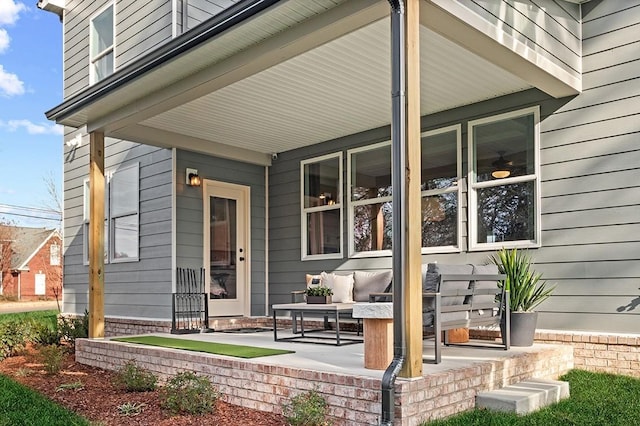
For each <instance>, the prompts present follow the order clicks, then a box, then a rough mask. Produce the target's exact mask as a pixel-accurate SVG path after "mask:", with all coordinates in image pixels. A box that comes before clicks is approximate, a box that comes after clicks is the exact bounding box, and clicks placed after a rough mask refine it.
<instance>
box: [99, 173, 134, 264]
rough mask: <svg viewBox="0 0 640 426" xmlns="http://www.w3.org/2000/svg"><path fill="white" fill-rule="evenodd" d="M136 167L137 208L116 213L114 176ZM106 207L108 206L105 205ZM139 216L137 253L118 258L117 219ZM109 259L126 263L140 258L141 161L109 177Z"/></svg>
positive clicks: (113, 261)
mask: <svg viewBox="0 0 640 426" xmlns="http://www.w3.org/2000/svg"><path fill="white" fill-rule="evenodd" d="M130 169H135V174H136V177H135V180H134V181H135V182H136V184H137V191H136V194H137V195H138V199H137V200H136V203H135V206H136V208H135V210H128V211H124V212H120V214H117V215H116V214H115V213H114V212H113V207H114V206H113V204H114V202H113V200H114V198H113V197H112V196H111V191H112V190H113V188H114V183H113V181H114V176H115V175H117V174H118V173H122V172H124V171H127V170H130ZM105 209H106V206H105ZM130 216H137V221H136V222H137V225H136V236H137V240H138V244H137V251H136V255H135V256H133V257H121V258H116V256H115V247H116V232H115V228H116V225H115V223H116V220H117V219H121V218H124V217H130ZM109 259H110V260H111V263H125V262H137V261H138V260H139V259H140V163H133V164H129V165H127V166H124V167H121V168H119V169H118V170H116V171H115V172H113V174H112V175H111V178H110V179H109Z"/></svg>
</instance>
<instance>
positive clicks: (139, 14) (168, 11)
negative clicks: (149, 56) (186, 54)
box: [116, 0, 173, 69]
mask: <svg viewBox="0 0 640 426" xmlns="http://www.w3.org/2000/svg"><path fill="white" fill-rule="evenodd" d="M171 3H172V2H171V1H169V0H152V1H144V2H141V1H135V0H120V1H118V2H117V3H116V69H118V68H122V67H123V66H125V65H127V64H128V63H129V62H131V61H133V60H134V59H137V58H139V57H140V56H142V55H144V54H145V53H148V52H149V51H150V50H152V49H155V48H156V47H158V46H160V45H161V44H164V43H166V42H168V41H170V40H171V38H172V22H173V21H172V18H173V17H172V7H171V6H172V5H171Z"/></svg>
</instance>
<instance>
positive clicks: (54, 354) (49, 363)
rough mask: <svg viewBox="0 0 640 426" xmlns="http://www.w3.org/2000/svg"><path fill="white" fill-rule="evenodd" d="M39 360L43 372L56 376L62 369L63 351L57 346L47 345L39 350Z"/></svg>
mask: <svg viewBox="0 0 640 426" xmlns="http://www.w3.org/2000/svg"><path fill="white" fill-rule="evenodd" d="M39 355H40V359H41V360H42V363H43V364H44V370H45V371H46V372H47V373H49V374H56V373H58V372H59V371H60V369H61V368H62V358H63V356H64V350H63V349H62V348H61V347H60V346H57V345H47V346H43V347H41V348H40V352H39Z"/></svg>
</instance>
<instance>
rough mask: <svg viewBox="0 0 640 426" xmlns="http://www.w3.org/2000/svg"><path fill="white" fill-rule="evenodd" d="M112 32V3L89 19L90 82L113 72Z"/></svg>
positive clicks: (95, 81)
mask: <svg viewBox="0 0 640 426" xmlns="http://www.w3.org/2000/svg"><path fill="white" fill-rule="evenodd" d="M113 34H114V25H113V5H112V4H111V5H109V6H108V7H107V8H106V9H104V10H102V11H101V12H99V13H98V14H97V15H96V16H95V17H93V18H92V19H91V29H90V35H89V46H90V47H89V49H90V61H91V69H90V73H89V76H90V77H89V79H90V82H91V84H93V83H97V82H98V81H100V80H102V79H103V78H105V77H107V76H109V75H111V74H112V73H113V58H114V53H113V44H114V42H113Z"/></svg>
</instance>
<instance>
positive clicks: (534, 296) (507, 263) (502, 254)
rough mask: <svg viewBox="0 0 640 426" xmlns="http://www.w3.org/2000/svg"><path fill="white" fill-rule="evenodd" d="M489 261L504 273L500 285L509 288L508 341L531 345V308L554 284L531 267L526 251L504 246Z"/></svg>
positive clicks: (535, 316)
mask: <svg viewBox="0 0 640 426" xmlns="http://www.w3.org/2000/svg"><path fill="white" fill-rule="evenodd" d="M491 261H492V262H493V263H495V264H496V265H497V266H498V269H499V271H500V273H501V274H505V275H506V279H505V280H504V281H503V282H502V285H503V286H505V287H506V289H507V290H508V291H509V308H510V310H511V315H510V321H511V324H510V327H511V334H510V335H511V344H512V345H513V346H531V345H533V338H534V334H535V331H536V322H537V321H538V313H537V312H535V311H534V309H535V308H536V307H537V306H538V305H539V304H540V303H542V302H544V301H545V300H547V299H548V298H549V296H551V293H552V292H553V290H555V286H548V285H547V282H546V281H542V274H540V273H536V272H535V271H533V269H532V268H531V256H529V254H528V253H527V252H523V251H518V250H517V249H511V250H507V249H504V248H503V249H502V250H500V251H499V252H498V253H496V254H495V255H494V256H492V257H491Z"/></svg>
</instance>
